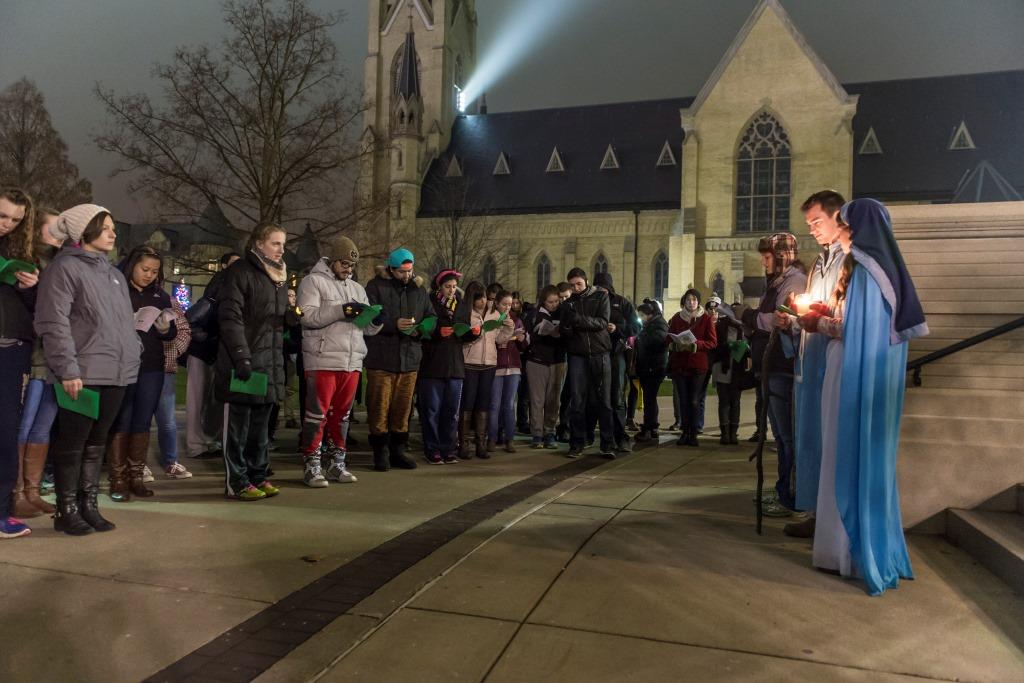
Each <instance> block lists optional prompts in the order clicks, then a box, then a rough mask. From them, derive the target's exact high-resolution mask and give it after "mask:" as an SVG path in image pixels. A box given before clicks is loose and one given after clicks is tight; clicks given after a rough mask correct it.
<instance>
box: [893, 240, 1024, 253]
mask: <svg viewBox="0 0 1024 683" xmlns="http://www.w3.org/2000/svg"><path fill="white" fill-rule="evenodd" d="M1015 244H1016V241H1015V240H1014V239H1013V238H1011V237H973V238H966V239H958V240H934V239H929V240H903V241H901V242H900V251H901V252H903V254H904V255H909V254H921V253H926V254H933V253H942V252H948V253H953V254H960V253H965V252H968V253H969V252H991V251H998V250H1001V249H1006V248H1008V247H1013V246H1015Z"/></svg>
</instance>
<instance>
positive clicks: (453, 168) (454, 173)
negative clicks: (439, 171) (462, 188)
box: [444, 156, 462, 178]
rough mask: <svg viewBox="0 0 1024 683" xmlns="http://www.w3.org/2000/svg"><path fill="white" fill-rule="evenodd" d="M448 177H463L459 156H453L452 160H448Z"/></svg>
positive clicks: (446, 173) (446, 175) (446, 174)
mask: <svg viewBox="0 0 1024 683" xmlns="http://www.w3.org/2000/svg"><path fill="white" fill-rule="evenodd" d="M444 175H445V177H446V178H461V177H462V165H461V164H460V163H459V158H458V157H456V156H453V157H452V159H451V161H449V162H448V170H447V171H446V172H445V174H444Z"/></svg>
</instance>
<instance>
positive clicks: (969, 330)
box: [912, 310, 1024, 343]
mask: <svg viewBox="0 0 1024 683" xmlns="http://www.w3.org/2000/svg"><path fill="white" fill-rule="evenodd" d="M1022 315H1024V314H1021V313H1017V314H1014V313H1012V312H1009V311H999V312H998V313H980V312H978V311H974V310H960V311H958V312H956V313H932V314H931V315H929V316H928V329H929V330H930V329H932V328H936V329H962V330H963V333H962V334H959V335H957V338H959V339H966V338H967V337H973V336H974V335H975V334H978V333H980V332H985V331H987V330H991V329H992V328H994V327H999V326H1000V325H1005V324H1006V323H1009V322H1013V321H1014V320H1017V319H1018V318H1020V317H1021V316H1022ZM1022 332H1024V330H1021V329H1017V330H1013V331H1011V332H1007V333H1006V334H1008V335H1019V334H1021V333H1022ZM929 336H930V335H929ZM912 343H913V342H912Z"/></svg>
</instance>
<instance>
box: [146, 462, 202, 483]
mask: <svg viewBox="0 0 1024 683" xmlns="http://www.w3.org/2000/svg"><path fill="white" fill-rule="evenodd" d="M164 474H165V475H167V478H168V479H188V478H190V477H191V476H192V473H191V472H189V471H188V470H187V469H185V466H184V465H182V464H181V463H180V462H176V463H174V464H173V465H171V466H170V467H168V468H167V469H165V470H164ZM143 479H145V477H143Z"/></svg>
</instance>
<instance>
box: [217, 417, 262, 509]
mask: <svg viewBox="0 0 1024 683" xmlns="http://www.w3.org/2000/svg"><path fill="white" fill-rule="evenodd" d="M273 407H274V404H273V403H264V404H261V405H244V404H241V403H226V404H225V405H224V471H225V490H226V493H227V494H228V495H229V496H234V495H237V494H238V493H240V492H241V491H242V490H243V489H244V488H245V487H246V486H249V485H250V484H251V485H252V486H260V485H261V484H262V483H263V482H265V481H266V480H267V469H268V467H269V466H270V459H269V454H268V452H267V451H268V445H269V442H268V439H267V423H268V422H269V421H270V409H271V408H273Z"/></svg>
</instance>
